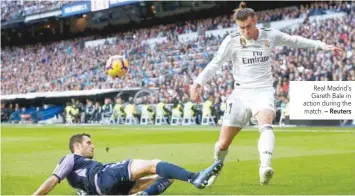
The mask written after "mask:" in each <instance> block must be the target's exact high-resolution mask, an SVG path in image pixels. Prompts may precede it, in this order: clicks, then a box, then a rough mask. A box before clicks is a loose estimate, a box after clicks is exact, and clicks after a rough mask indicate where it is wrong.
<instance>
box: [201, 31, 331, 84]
mask: <svg viewBox="0 0 355 196" xmlns="http://www.w3.org/2000/svg"><path fill="white" fill-rule="evenodd" d="M258 29H259V37H258V39H257V40H253V39H251V40H247V39H245V38H244V37H243V36H242V35H241V34H240V33H239V32H234V33H231V34H229V35H228V36H227V37H226V38H225V39H224V40H223V42H222V44H221V46H220V47H219V49H218V52H217V54H216V55H215V56H214V58H213V59H212V61H211V62H210V63H209V64H208V65H207V66H206V68H205V69H204V70H203V71H202V72H201V74H200V75H199V76H198V77H197V79H196V82H197V83H198V84H200V85H201V86H202V85H204V84H205V83H206V82H208V81H209V80H210V79H211V78H212V77H213V75H214V74H215V73H216V71H217V70H218V69H220V67H221V66H222V64H223V63H225V62H229V60H232V64H233V78H234V80H235V83H236V85H238V86H239V88H260V87H272V86H273V81H274V79H273V77H272V73H271V63H272V49H273V48H274V47H275V46H283V45H286V46H290V47H296V48H316V49H321V48H322V47H323V45H324V44H325V43H323V42H321V41H314V40H310V39H306V38H303V37H300V36H291V35H288V34H286V33H282V32H280V31H278V30H276V29H267V28H258Z"/></svg>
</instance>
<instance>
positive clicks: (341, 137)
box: [1, 126, 355, 195]
mask: <svg viewBox="0 0 355 196" xmlns="http://www.w3.org/2000/svg"><path fill="white" fill-rule="evenodd" d="M218 130H219V128H218V127H200V126H199V127H158V126H149V127H144V126H134V127H127V126H110V127H102V126H90V127H83V126H75V127H66V126H57V127H55V126H42V127H37V126H30V127H25V126H2V142H1V145H2V146H1V147H2V152H1V156H2V157H1V158H2V160H1V172H2V175H1V182H2V184H1V185H2V186H1V194H5V195H12V194H16V195H19V194H21V195H28V194H32V193H33V192H34V191H35V190H36V189H37V188H38V186H39V185H40V184H41V183H42V182H43V181H44V180H45V179H46V178H47V177H49V176H50V175H51V172H52V171H53V170H54V168H55V166H56V164H57V163H58V161H59V160H60V159H61V158H62V156H64V155H65V154H67V153H69V150H68V139H69V137H70V136H71V135H72V134H74V133H81V132H87V133H90V134H91V135H92V140H93V142H94V144H95V159H96V160H98V161H102V162H104V163H107V162H117V161H120V160H123V159H127V158H141V159H156V158H158V159H161V160H165V161H169V162H173V163H176V164H178V165H180V166H183V167H185V168H186V169H189V170H192V171H199V170H200V169H204V168H205V167H207V166H209V165H210V164H211V163H212V161H213V149H214V143H215V142H216V140H217V138H218V135H219V132H218ZM258 136H259V133H258V132H257V130H256V129H247V130H245V131H243V132H241V133H240V134H239V135H238V136H237V137H236V138H235V140H234V142H233V144H232V146H231V148H230V152H229V155H228V157H227V161H226V165H225V167H224V170H223V171H222V173H221V175H220V176H219V178H218V180H217V181H216V183H215V184H214V186H213V187H210V188H208V189H204V190H198V189H195V188H194V187H193V186H191V185H190V184H188V183H184V182H177V181H176V182H175V183H174V184H173V185H172V186H171V187H170V188H169V189H168V190H167V191H166V192H165V194H167V195H197V194H202V195H211V194H221V195H242V194H247V195H251V194H258V195H270V194H272V195H275V194H277V195H280V194H281V195H286V194H304V195H308V194H317V195H325V194H327V195H328V194H333V195H334V194H336V195H339V194H346V195H353V194H355V129H354V128H275V136H276V144H275V150H274V156H273V161H272V166H273V168H274V169H275V176H274V178H273V180H272V184H270V185H269V186H260V185H259V174H258V164H259V156H258V151H257V140H258ZM106 147H110V151H109V152H106V151H105V148H106ZM51 194H56V195H75V194H76V193H75V192H74V191H73V190H72V189H71V188H70V187H69V185H68V183H67V182H66V181H63V182H62V183H61V184H60V185H58V186H57V187H56V188H55V189H54V191H52V192H51Z"/></svg>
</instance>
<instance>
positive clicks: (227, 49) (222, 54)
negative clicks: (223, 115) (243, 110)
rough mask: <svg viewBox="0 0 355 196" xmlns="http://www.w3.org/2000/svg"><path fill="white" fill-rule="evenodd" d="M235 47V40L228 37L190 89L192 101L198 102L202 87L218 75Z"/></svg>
mask: <svg viewBox="0 0 355 196" xmlns="http://www.w3.org/2000/svg"><path fill="white" fill-rule="evenodd" d="M232 47H233V40H232V38H231V36H230V35H228V36H227V37H226V38H225V39H224V40H223V42H222V44H221V46H220V47H219V49H218V51H217V54H216V55H215V56H214V58H213V59H212V61H211V62H210V63H208V65H207V66H206V67H205V69H203V71H202V72H201V73H200V75H198V77H197V78H196V80H195V82H194V84H193V85H192V87H191V89H190V96H191V100H192V101H196V100H197V98H198V96H200V93H201V92H200V90H201V86H203V85H204V84H206V82H208V81H209V80H211V78H212V77H213V76H214V75H215V74H216V72H217V70H218V69H219V67H220V66H222V64H223V63H224V62H228V61H229V59H230V58H231V54H232Z"/></svg>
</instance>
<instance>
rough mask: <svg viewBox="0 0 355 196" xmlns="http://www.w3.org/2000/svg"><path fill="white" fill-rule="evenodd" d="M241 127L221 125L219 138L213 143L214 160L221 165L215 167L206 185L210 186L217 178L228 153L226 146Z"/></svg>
mask: <svg viewBox="0 0 355 196" xmlns="http://www.w3.org/2000/svg"><path fill="white" fill-rule="evenodd" d="M240 130H241V128H239V127H230V126H222V128H221V132H220V135H219V140H218V142H217V143H216V144H215V148H214V149H215V150H214V160H215V162H216V163H217V162H219V163H221V167H218V168H217V171H215V174H214V175H213V176H212V177H211V178H210V180H209V181H208V183H207V187H209V186H211V185H212V184H213V183H214V182H215V181H216V179H217V176H218V175H219V173H220V172H221V170H222V167H223V163H224V160H225V158H226V156H227V154H228V148H229V146H230V144H231V143H232V141H233V138H234V137H235V136H236V135H237V134H238V133H239V131H240Z"/></svg>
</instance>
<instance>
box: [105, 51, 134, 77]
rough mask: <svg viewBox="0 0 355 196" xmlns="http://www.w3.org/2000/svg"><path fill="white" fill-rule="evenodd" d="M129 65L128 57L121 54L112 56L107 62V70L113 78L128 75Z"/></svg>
mask: <svg viewBox="0 0 355 196" xmlns="http://www.w3.org/2000/svg"><path fill="white" fill-rule="evenodd" d="M128 67H129V65H128V61H127V59H126V58H124V57H123V56H120V55H115V56H111V57H110V58H109V59H108V60H107V62H106V71H107V73H108V75H110V76H111V77H113V78H116V77H122V76H124V75H126V73H127V72H128Z"/></svg>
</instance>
